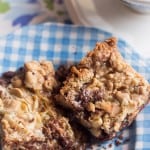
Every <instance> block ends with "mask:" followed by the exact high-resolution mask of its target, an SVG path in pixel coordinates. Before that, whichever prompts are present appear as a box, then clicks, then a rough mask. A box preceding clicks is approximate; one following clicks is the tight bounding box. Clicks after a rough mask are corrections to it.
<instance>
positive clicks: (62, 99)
mask: <svg viewBox="0 0 150 150" xmlns="http://www.w3.org/2000/svg"><path fill="white" fill-rule="evenodd" d="M149 95H150V86H149V83H148V82H147V81H146V80H145V79H144V78H143V77H142V76H141V75H140V74H138V73H137V72H136V71H135V70H134V69H133V68H132V67H131V66H130V65H128V64H127V63H126V62H125V61H124V60H123V58H122V56H121V55H120V53H119V51H118V49H117V42H116V39H115V38H111V39H108V40H106V41H104V42H100V43H97V44H96V47H95V48H94V49H93V50H92V51H90V52H89V53H88V54H87V56H86V57H84V58H83V59H82V60H81V61H80V63H79V64H78V65H76V66H73V67H72V68H71V71H70V74H69V75H68V77H67V79H66V81H65V82H64V85H63V87H62V88H61V90H60V94H59V95H57V96H56V100H57V101H58V102H59V104H61V105H63V106H65V107H67V108H69V109H70V110H72V111H73V113H74V115H75V116H76V118H77V119H78V121H79V122H80V123H81V124H82V125H83V126H85V127H86V128H88V130H89V131H90V132H91V133H92V135H94V136H95V137H97V138H100V139H104V138H105V137H106V138H107V137H113V136H114V135H115V133H116V132H118V131H120V130H121V129H122V128H123V127H126V126H128V125H129V124H130V123H131V122H132V121H133V119H134V118H135V116H136V115H137V113H138V112H139V111H140V110H141V109H142V108H143V107H144V106H145V105H146V104H147V103H148V100H149Z"/></svg>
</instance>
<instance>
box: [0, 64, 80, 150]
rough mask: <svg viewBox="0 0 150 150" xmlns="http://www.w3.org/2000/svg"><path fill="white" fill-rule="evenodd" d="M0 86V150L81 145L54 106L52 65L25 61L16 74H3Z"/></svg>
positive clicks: (71, 148)
mask: <svg viewBox="0 0 150 150" xmlns="http://www.w3.org/2000/svg"><path fill="white" fill-rule="evenodd" d="M0 84H1V85H0V117H1V121H0V124H1V130H2V133H1V147H2V149H3V150H24V149H25V150H42V149H43V150H56V149H57V150H63V149H69V150H75V149H78V148H79V147H80V146H81V145H79V143H78V141H77V140H76V135H75V134H74V131H73V129H72V127H71V126H70V123H69V120H68V119H67V118H66V117H64V116H63V115H62V114H61V112H60V111H59V110H58V109H57V108H56V107H55V105H54V104H53V101H52V91H53V89H55V88H56V87H57V81H56V80H55V71H54V69H53V65H52V63H51V62H49V61H41V62H37V61H31V62H28V63H26V64H25V65H24V67H23V68H22V69H21V70H19V71H17V72H16V73H10V72H8V73H6V74H5V75H4V76H3V77H2V78H1V79H0ZM81 147H82V146H81ZM81 147H80V148H81Z"/></svg>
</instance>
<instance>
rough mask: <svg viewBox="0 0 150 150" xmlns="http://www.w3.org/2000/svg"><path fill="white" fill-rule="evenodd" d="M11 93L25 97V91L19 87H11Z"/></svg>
mask: <svg viewBox="0 0 150 150" xmlns="http://www.w3.org/2000/svg"><path fill="white" fill-rule="evenodd" d="M10 94H12V95H15V96H17V97H20V98H22V97H23V92H22V91H21V89H19V88H11V89H10Z"/></svg>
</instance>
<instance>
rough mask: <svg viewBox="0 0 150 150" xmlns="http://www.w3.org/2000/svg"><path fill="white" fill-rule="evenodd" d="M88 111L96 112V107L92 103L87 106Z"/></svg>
mask: <svg viewBox="0 0 150 150" xmlns="http://www.w3.org/2000/svg"><path fill="white" fill-rule="evenodd" d="M87 110H88V111H91V112H95V105H94V104H93V103H92V102H89V103H88V104H87Z"/></svg>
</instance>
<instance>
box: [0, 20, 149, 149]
mask: <svg viewBox="0 0 150 150" xmlns="http://www.w3.org/2000/svg"><path fill="white" fill-rule="evenodd" d="M111 36H112V34H111V33H108V32H105V31H102V30H99V29H95V28H87V27H82V26H69V25H62V24H49V23H47V24H41V25H37V26H29V27H25V28H23V29H19V30H18V31H16V32H14V33H12V34H9V35H7V36H5V37H3V38H1V39H0V74H1V73H2V72H5V71H7V70H15V69H16V68H18V67H20V66H22V65H23V64H24V62H26V61H29V60H43V59H47V60H51V61H52V62H53V63H54V65H55V67H58V66H59V65H60V64H70V63H75V62H78V61H79V60H80V59H81V58H82V57H83V56H84V55H85V54H86V53H87V52H88V51H89V50H92V49H93V47H94V46H95V43H96V42H98V41H102V40H104V39H106V38H109V37H111ZM118 47H119V49H120V52H121V54H122V56H123V57H124V58H125V59H126V60H127V62H128V63H130V64H131V65H132V66H133V67H134V68H135V69H136V70H137V71H138V72H140V73H141V74H142V75H143V76H144V77H145V78H146V79H147V80H148V81H150V76H149V74H150V67H149V66H150V59H146V60H144V59H143V58H141V57H140V56H139V55H138V54H137V53H136V52H135V51H134V50H132V48H131V47H130V46H129V45H128V44H127V43H126V42H125V41H123V40H121V39H119V41H118ZM149 114H150V106H147V107H146V108H145V109H144V110H143V111H142V112H141V113H140V114H139V115H138V116H137V119H136V121H135V122H134V123H133V124H132V125H131V126H130V127H129V128H128V129H125V130H124V131H123V137H124V138H127V139H128V138H129V139H130V140H129V142H126V143H125V144H122V145H120V146H117V147H116V146H115V144H113V145H112V147H111V148H108V146H107V145H108V143H112V141H108V142H106V143H100V144H98V145H97V146H95V147H94V149H96V150H98V149H103V148H102V147H103V145H105V147H107V149H111V150H122V149H123V150H134V149H135V150H149V149H150V115H149ZM100 145H102V146H100Z"/></svg>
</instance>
